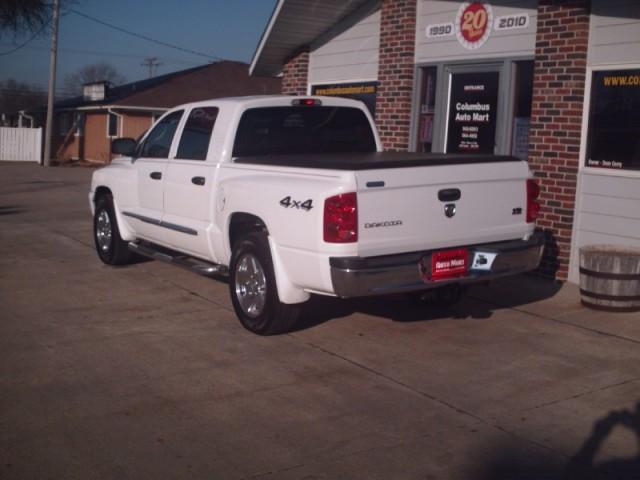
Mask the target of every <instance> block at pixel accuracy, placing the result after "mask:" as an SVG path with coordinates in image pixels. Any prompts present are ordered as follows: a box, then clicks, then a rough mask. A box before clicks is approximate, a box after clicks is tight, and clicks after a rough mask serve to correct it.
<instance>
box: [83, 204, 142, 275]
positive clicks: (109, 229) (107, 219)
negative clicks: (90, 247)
mask: <svg viewBox="0 0 640 480" xmlns="http://www.w3.org/2000/svg"><path fill="white" fill-rule="evenodd" d="M93 240H94V242H95V245H96V252H97V253H98V257H100V260H102V262H103V263H106V264H107V265H126V264H127V263H129V262H130V261H131V259H132V257H133V253H132V252H131V251H130V250H129V247H128V242H125V241H124V240H122V237H120V229H119V228H118V221H117V219H116V215H115V210H114V208H113V198H112V197H111V195H102V196H101V197H99V198H98V200H97V201H96V209H95V214H94V216H93Z"/></svg>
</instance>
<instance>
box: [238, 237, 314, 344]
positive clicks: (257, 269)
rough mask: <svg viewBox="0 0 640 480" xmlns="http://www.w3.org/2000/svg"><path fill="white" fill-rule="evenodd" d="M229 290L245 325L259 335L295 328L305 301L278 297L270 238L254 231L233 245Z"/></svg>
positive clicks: (273, 333) (239, 316)
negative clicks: (287, 302) (290, 300)
mask: <svg viewBox="0 0 640 480" xmlns="http://www.w3.org/2000/svg"><path fill="white" fill-rule="evenodd" d="M229 293H230V294H231V302H232V303H233V309H234V310H235V312H236V315H237V316H238V319H239V320H240V323H241V324H242V326H243V327H244V328H246V329H247V330H249V331H250V332H253V333H256V334H258V335H276V334H279V333H286V332H289V331H291V329H292V328H293V327H294V326H295V324H296V322H297V320H298V318H299V317H300V312H301V310H302V304H285V303H282V302H281V301H280V297H278V289H277V286H276V278H275V274H274V271H273V261H272V260H271V252H270V250H269V242H268V241H267V237H266V235H265V234H264V233H250V234H248V235H246V236H244V237H242V238H241V239H240V240H238V241H237V242H236V243H235V245H234V246H233V253H232V255H231V262H230V265H229Z"/></svg>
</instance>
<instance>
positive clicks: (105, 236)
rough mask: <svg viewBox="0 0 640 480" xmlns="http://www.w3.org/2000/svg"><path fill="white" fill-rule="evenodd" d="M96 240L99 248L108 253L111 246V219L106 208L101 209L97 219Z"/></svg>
mask: <svg viewBox="0 0 640 480" xmlns="http://www.w3.org/2000/svg"><path fill="white" fill-rule="evenodd" d="M96 240H97V241H98V248H100V251H101V252H103V253H107V252H108V251H109V249H110V248H111V219H110V218H109V214H108V213H107V211H106V210H101V211H100V213H98V218H97V219H96Z"/></svg>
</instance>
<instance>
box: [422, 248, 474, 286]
mask: <svg viewBox="0 0 640 480" xmlns="http://www.w3.org/2000/svg"><path fill="white" fill-rule="evenodd" d="M468 266H469V251H468V250H467V249H466V248H455V249H453V250H443V251H441V252H433V254H431V280H443V279H446V278H456V277H461V276H463V275H464V274H465V273H466V272H467V267H468Z"/></svg>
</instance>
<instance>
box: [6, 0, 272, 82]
mask: <svg viewBox="0 0 640 480" xmlns="http://www.w3.org/2000/svg"><path fill="white" fill-rule="evenodd" d="M275 3H276V0H177V1H176V0H153V1H152V0H146V1H141V0H128V1H127V0H107V1H105V0H72V1H69V0H67V1H66V3H65V0H62V5H63V6H66V8H63V10H62V12H61V18H60V26H59V37H58V62H57V70H58V71H57V75H56V91H57V93H58V94H62V95H64V94H65V93H66V92H65V91H64V78H65V76H66V75H69V74H72V73H74V72H76V71H77V70H78V69H80V68H82V67H83V66H85V65H90V64H93V63H98V62H107V63H110V64H111V65H113V66H114V67H115V68H116V69H117V70H118V72H119V73H120V74H122V75H124V76H125V77H126V79H127V81H128V82H132V81H136V80H142V79H144V78H148V76H149V69H148V67H144V66H142V65H141V63H142V62H144V60H145V58H147V57H157V59H158V62H160V63H161V64H162V65H159V66H158V67H157V73H156V74H157V75H162V74H165V73H169V72H174V71H176V70H183V69H186V68H191V67H195V66H198V65H203V64H206V63H209V62H210V61H215V60H216V59H219V58H223V59H228V60H238V61H243V62H247V63H250V62H251V58H252V57H253V54H254V52H255V49H256V46H257V44H258V41H259V40H260V37H261V35H262V32H263V31H264V29H265V27H266V25H267V22H268V20H269V18H270V16H271V13H272V11H273V8H274V6H275ZM70 9H72V10H76V11H78V12H80V13H82V14H85V15H88V16H90V17H93V18H95V19H98V20H100V21H102V22H106V23H109V24H112V25H115V26H116V27H119V28H121V29H124V30H128V31H131V32H134V33H137V34H139V35H142V36H146V37H151V38H153V39H156V40H159V41H161V42H165V43H169V44H173V45H176V46H179V47H181V48H184V49H187V50H193V51H195V52H199V53H202V54H204V55H206V56H202V55H196V54H193V53H187V52H184V51H180V50H176V49H172V48H168V47H165V46H163V45H159V44H156V43H152V42H149V41H147V40H143V39H140V38H136V37H133V36H131V35H127V34H125V33H122V32H120V31H117V30H115V29H113V28H109V27H107V26H105V25H102V24H100V23H97V22H95V21H93V20H90V19H88V18H85V17H82V16H80V15H78V14H77V13H74V12H72V11H70ZM32 35H33V34H32V33H30V34H24V35H19V36H16V35H14V34H12V33H10V32H6V31H0V80H6V79H9V78H14V79H16V80H18V81H22V82H27V83H29V84H32V85H34V86H36V87H37V88H38V89H41V90H42V91H46V90H47V83H48V76H49V48H50V46H51V35H50V34H41V35H39V36H37V37H36V38H35V39H34V40H32V41H31V42H29V43H28V44H27V45H26V46H25V47H23V48H21V49H19V50H18V51H16V52H14V53H10V54H8V55H6V54H5V55H3V53H5V52H9V51H10V50H12V49H14V48H15V47H16V46H18V45H20V44H22V43H24V42H25V41H27V40H28V39H29V38H30V37H31V36H32ZM207 56H209V57H207Z"/></svg>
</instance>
